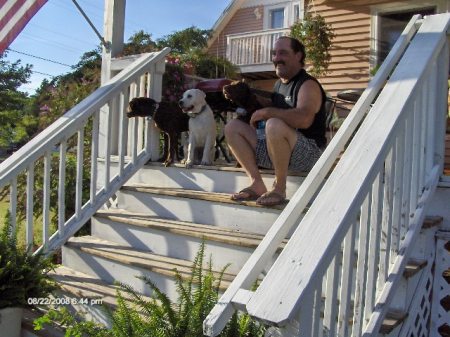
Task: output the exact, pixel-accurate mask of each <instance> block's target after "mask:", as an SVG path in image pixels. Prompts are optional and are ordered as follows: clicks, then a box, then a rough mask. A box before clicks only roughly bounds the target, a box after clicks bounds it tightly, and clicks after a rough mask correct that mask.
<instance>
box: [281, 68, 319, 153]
mask: <svg viewBox="0 0 450 337" xmlns="http://www.w3.org/2000/svg"><path fill="white" fill-rule="evenodd" d="M307 80H313V81H314V82H316V83H317V84H318V85H319V87H320V91H321V92H322V104H321V105H320V109H319V111H318V112H317V113H316V115H315V117H314V121H313V123H312V124H311V126H310V127H309V128H307V129H298V130H299V131H300V132H301V133H303V134H304V135H305V137H307V138H311V139H314V140H315V141H316V143H317V146H319V147H320V148H323V147H325V145H326V143H327V139H326V137H325V131H326V110H325V102H326V95H325V91H324V90H323V88H322V86H321V85H320V83H319V81H317V79H315V78H314V77H312V76H311V75H309V74H308V73H307V72H306V71H305V69H302V70H300V71H299V72H298V74H297V75H295V76H294V77H293V78H292V79H291V80H290V81H289V82H288V83H282V82H281V80H278V81H276V82H275V85H274V90H273V91H274V94H273V95H272V104H273V105H274V106H275V107H277V108H281V109H290V108H294V107H295V106H297V95H298V91H299V90H300V87H301V86H302V84H303V83H305V82H306V81H307Z"/></svg>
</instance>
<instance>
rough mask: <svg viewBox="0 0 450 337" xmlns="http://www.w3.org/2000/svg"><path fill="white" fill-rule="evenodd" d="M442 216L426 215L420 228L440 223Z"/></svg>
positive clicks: (427, 227) (435, 225)
mask: <svg viewBox="0 0 450 337" xmlns="http://www.w3.org/2000/svg"><path fill="white" fill-rule="evenodd" d="M442 221H444V218H443V217H441V216H426V217H425V220H424V221H423V224H422V229H429V228H433V227H437V226H439V225H441V224H442Z"/></svg>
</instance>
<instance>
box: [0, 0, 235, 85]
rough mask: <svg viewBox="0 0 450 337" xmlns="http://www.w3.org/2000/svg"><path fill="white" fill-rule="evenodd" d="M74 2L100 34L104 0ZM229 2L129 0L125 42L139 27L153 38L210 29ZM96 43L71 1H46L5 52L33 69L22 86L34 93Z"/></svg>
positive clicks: (63, 71)
mask: <svg viewBox="0 0 450 337" xmlns="http://www.w3.org/2000/svg"><path fill="white" fill-rule="evenodd" d="M77 2H78V4H79V5H80V6H81V7H82V8H83V10H84V11H85V13H86V14H87V15H88V16H89V18H90V19H91V21H92V22H93V23H94V25H95V27H96V28H97V30H98V31H100V33H101V34H103V7H104V0H77ZM230 2H231V0H127V6H126V19H125V41H127V40H128V38H129V37H130V36H131V35H133V33H135V32H137V31H139V30H141V29H142V30H144V31H145V32H147V33H149V34H151V35H152V38H153V40H156V39H158V38H161V37H163V36H165V35H168V34H171V33H173V32H175V31H179V30H182V29H185V28H188V27H191V26H196V27H198V28H200V29H210V28H212V26H213V25H214V23H215V22H216V20H217V18H219V16H220V15H221V13H222V12H223V10H224V9H225V8H226V7H227V6H228V4H229V3H230ZM99 43H100V41H99V39H98V37H97V36H96V35H95V33H94V31H93V30H92V29H91V27H90V26H89V25H88V23H87V22H86V21H85V19H84V18H83V17H82V15H81V14H80V13H79V11H78V10H77V9H76V7H75V5H74V3H73V2H72V0H48V2H47V3H46V4H45V5H44V6H43V7H42V8H41V10H40V11H39V12H38V13H37V14H36V15H35V16H34V17H33V18H32V19H31V20H30V22H29V23H28V25H27V26H26V27H25V29H24V30H23V31H22V32H21V33H20V34H19V36H18V37H17V38H16V39H15V40H14V42H13V43H12V44H11V45H10V46H9V47H10V48H11V49H12V50H14V51H9V52H8V56H7V59H8V60H9V61H11V62H12V61H15V60H17V59H20V60H21V61H22V64H32V65H33V71H34V73H33V75H32V76H31V79H30V83H28V84H26V85H24V86H23V87H22V88H21V89H22V90H24V91H26V92H29V93H33V92H34V90H35V89H36V88H37V87H39V85H40V83H41V82H42V80H43V79H44V78H50V76H49V75H51V76H57V75H60V74H64V73H67V72H69V71H70V70H71V69H70V68H69V67H68V65H69V66H70V65H74V64H76V63H77V62H78V61H79V59H80V57H81V55H83V53H84V52H86V51H89V50H92V49H95V48H96V47H97V46H98V45H99ZM24 54H29V55H32V56H27V55H24ZM33 56H34V57H33ZM49 60H51V61H54V62H58V63H62V64H57V63H53V62H50V61H49ZM63 64H64V65H63ZM43 74H48V75H43Z"/></svg>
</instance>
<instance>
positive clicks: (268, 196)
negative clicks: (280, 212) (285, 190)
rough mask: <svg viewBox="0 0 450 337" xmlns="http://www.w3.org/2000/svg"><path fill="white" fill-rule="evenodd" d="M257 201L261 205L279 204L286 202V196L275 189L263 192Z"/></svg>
mask: <svg viewBox="0 0 450 337" xmlns="http://www.w3.org/2000/svg"><path fill="white" fill-rule="evenodd" d="M256 203H257V204H258V205H261V206H277V205H281V204H284V203H286V197H285V196H284V195H281V194H280V193H278V192H275V191H269V192H266V193H264V194H262V195H261V196H260V197H259V198H258V199H256Z"/></svg>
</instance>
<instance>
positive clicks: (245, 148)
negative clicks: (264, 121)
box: [225, 119, 267, 200]
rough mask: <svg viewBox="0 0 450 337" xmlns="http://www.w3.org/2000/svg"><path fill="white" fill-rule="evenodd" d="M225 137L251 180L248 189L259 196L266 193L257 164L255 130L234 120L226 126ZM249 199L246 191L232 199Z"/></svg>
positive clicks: (234, 195) (236, 194)
mask: <svg viewBox="0 0 450 337" xmlns="http://www.w3.org/2000/svg"><path fill="white" fill-rule="evenodd" d="M225 137H226V139H227V143H228V146H229V147H230V149H231V151H232V152H233V155H234V156H235V157H236V159H237V161H238V162H239V163H240V164H241V166H242V168H243V169H244V170H245V172H246V174H247V176H248V177H249V178H250V181H251V183H250V185H249V186H248V189H250V190H251V191H253V192H254V194H255V195H257V196H259V195H261V194H263V193H265V192H266V191H267V188H266V185H265V184H264V182H263V180H262V177H261V174H260V172H259V170H258V166H257V164H256V156H255V151H256V132H255V129H254V128H252V127H251V126H250V125H248V124H247V123H244V122H242V121H240V120H237V119H233V120H232V121H230V122H229V123H227V125H226V126H225ZM248 197H250V195H249V192H244V191H243V192H238V193H235V194H233V195H232V199H236V200H238V199H245V198H248Z"/></svg>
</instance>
